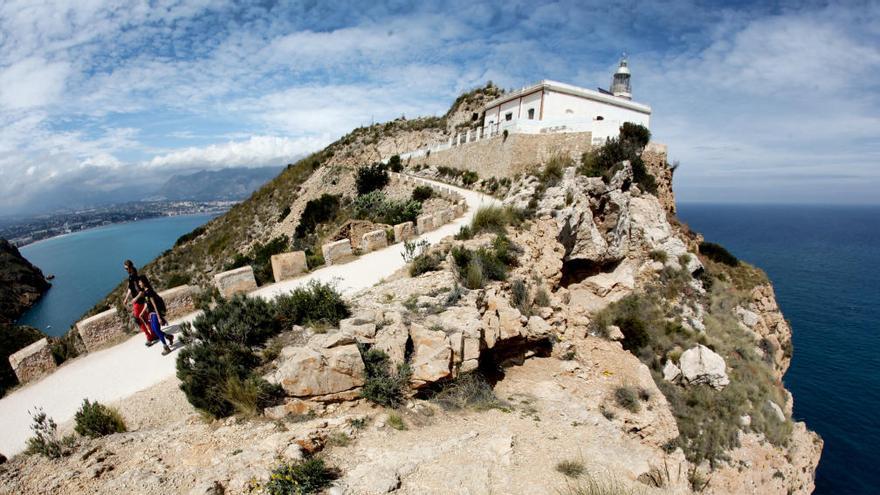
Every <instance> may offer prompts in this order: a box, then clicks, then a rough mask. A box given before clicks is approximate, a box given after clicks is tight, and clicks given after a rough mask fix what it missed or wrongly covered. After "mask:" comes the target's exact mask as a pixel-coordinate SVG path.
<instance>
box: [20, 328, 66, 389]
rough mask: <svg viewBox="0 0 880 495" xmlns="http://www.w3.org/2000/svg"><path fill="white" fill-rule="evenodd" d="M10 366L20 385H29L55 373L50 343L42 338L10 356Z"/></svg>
mask: <svg viewBox="0 0 880 495" xmlns="http://www.w3.org/2000/svg"><path fill="white" fill-rule="evenodd" d="M9 364H10V366H12V369H13V370H14V371H15V376H16V377H18V381H19V382H20V383H27V382H29V381H32V380H36V379H37V378H40V377H42V376H45V375H48V374H49V373H51V372H53V371H55V368H57V366H56V365H55V358H53V357H52V349H51V348H50V347H49V341H48V340H47V339H45V338H42V339H40V340H38V341H36V342H34V343H33V344H31V345H29V346H27V347H25V348H24V349H20V350H18V351H17V352H15V353H14V354H12V355H11V356H9Z"/></svg>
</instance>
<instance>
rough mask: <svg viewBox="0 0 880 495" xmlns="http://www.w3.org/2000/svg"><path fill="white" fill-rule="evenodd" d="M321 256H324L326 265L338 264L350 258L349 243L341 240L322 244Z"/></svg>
mask: <svg viewBox="0 0 880 495" xmlns="http://www.w3.org/2000/svg"><path fill="white" fill-rule="evenodd" d="M321 254H322V255H323V256H324V262H325V263H327V264H328V265H332V264H333V263H338V262H339V261H340V260H343V259H345V258H347V257H349V256H352V254H353V252H352V250H351V241H350V240H348V239H342V240H340V241H334V242H329V243H327V244H324V245H323V246H321Z"/></svg>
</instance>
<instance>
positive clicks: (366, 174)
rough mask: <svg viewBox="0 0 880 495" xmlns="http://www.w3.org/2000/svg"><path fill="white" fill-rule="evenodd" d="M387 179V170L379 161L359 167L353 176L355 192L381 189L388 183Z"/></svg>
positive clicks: (364, 192)
mask: <svg viewBox="0 0 880 495" xmlns="http://www.w3.org/2000/svg"><path fill="white" fill-rule="evenodd" d="M388 180H389V179H388V170H386V169H385V165H382V164H381V163H374V164H372V165H366V166H363V167H360V168H358V170H357V175H356V176H355V186H356V187H357V193H358V194H359V195H360V194H367V193H369V192H372V191H376V190H379V189H382V188H384V187H385V186H386V185H387V184H388Z"/></svg>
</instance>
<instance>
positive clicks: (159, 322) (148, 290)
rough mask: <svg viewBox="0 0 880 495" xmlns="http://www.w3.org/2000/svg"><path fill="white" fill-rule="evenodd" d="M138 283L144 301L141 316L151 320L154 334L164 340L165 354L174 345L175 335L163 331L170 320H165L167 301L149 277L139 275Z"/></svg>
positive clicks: (163, 352) (163, 353)
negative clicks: (151, 283) (158, 292)
mask: <svg viewBox="0 0 880 495" xmlns="http://www.w3.org/2000/svg"><path fill="white" fill-rule="evenodd" d="M137 284H138V290H139V295H140V296H141V297H142V299H143V301H144V308H143V310H142V311H141V315H140V316H141V318H142V319H143V320H144V321H146V322H149V324H150V329H151V330H152V331H153V334H154V335H155V336H156V337H158V338H159V341H161V342H162V347H163V350H162V355H163V356H164V355H166V354H168V353H169V352H171V346H172V345H174V335H172V334H170V333H165V332H163V331H162V326H163V325H168V321H166V320H165V301H163V300H162V298H161V297H159V294H156V291H154V290H153V286H151V285H150V281H149V280H147V277H144V276H143V275H141V276H140V277H138V279H137Z"/></svg>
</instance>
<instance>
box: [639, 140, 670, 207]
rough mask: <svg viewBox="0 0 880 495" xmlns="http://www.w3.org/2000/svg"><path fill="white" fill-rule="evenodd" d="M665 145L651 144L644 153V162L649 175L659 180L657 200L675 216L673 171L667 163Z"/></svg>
mask: <svg viewBox="0 0 880 495" xmlns="http://www.w3.org/2000/svg"><path fill="white" fill-rule="evenodd" d="M667 160H668V158H667V149H666V145H665V144H661V143H655V142H653V141H652V142H650V143H648V146H646V147H645V150H644V151H643V152H642V161H644V162H645V167H646V168H647V169H648V173H650V174H651V175H653V176H654V178H655V179H657V199H659V200H660V204H661V205H663V208H664V209H666V211H668V212H669V213H672V214H673V215H674V214H675V194H674V193H673V192H672V169H671V168H669V165H668V163H667Z"/></svg>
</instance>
